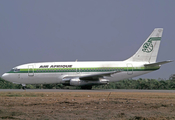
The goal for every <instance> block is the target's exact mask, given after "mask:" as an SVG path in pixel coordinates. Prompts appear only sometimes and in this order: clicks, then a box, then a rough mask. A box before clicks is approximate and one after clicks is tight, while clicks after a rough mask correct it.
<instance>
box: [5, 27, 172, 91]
mask: <svg viewBox="0 0 175 120" xmlns="http://www.w3.org/2000/svg"><path fill="white" fill-rule="evenodd" d="M162 33H163V28H155V29H154V31H153V32H152V33H151V35H150V36H149V37H148V38H147V39H146V41H145V42H144V43H143V44H142V45H141V47H140V48H139V50H138V51H137V52H136V53H135V54H134V55H133V56H131V57H130V58H128V59H127V60H124V61H84V62H79V61H75V62H41V63H29V64H23V65H20V66H17V67H14V68H13V69H12V70H10V71H9V72H7V73H4V74H3V75H2V78H3V79H4V80H7V81H10V82H13V83H17V84H22V85H23V87H25V85H26V84H51V83H59V84H63V85H70V86H81V88H82V89H91V88H92V86H93V85H103V84H108V82H114V81H119V80H123V79H127V78H132V77H136V76H139V75H143V74H146V73H149V72H152V71H155V70H158V69H159V68H160V67H161V65H162V64H165V63H169V62H172V61H170V60H167V61H163V62H156V59H157V54H158V50H159V45H160V41H161V37H162Z"/></svg>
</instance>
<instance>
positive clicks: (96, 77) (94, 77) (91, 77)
mask: <svg viewBox="0 0 175 120" xmlns="http://www.w3.org/2000/svg"><path fill="white" fill-rule="evenodd" d="M119 72H121V71H112V72H105V73H99V74H91V75H84V76H66V77H64V78H63V81H70V80H71V79H73V78H79V79H80V80H85V81H98V80H99V78H104V77H111V76H112V74H115V73H119Z"/></svg>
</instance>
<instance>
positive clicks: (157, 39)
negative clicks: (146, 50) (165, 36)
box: [150, 37, 161, 41]
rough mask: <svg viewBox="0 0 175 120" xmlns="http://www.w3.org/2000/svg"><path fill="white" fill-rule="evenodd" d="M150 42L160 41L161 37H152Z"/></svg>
mask: <svg viewBox="0 0 175 120" xmlns="http://www.w3.org/2000/svg"><path fill="white" fill-rule="evenodd" d="M150 40H151V41H160V40H161V37H151V38H150Z"/></svg>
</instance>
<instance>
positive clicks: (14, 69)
mask: <svg viewBox="0 0 175 120" xmlns="http://www.w3.org/2000/svg"><path fill="white" fill-rule="evenodd" d="M11 71H13V72H19V71H20V69H17V68H13V69H12V70H11Z"/></svg>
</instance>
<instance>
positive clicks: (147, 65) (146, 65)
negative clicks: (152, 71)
mask: <svg viewBox="0 0 175 120" xmlns="http://www.w3.org/2000/svg"><path fill="white" fill-rule="evenodd" d="M169 62H173V61H172V60H167V61H162V62H157V63H151V64H145V65H144V66H145V67H153V66H161V65H163V64H166V63H169Z"/></svg>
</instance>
